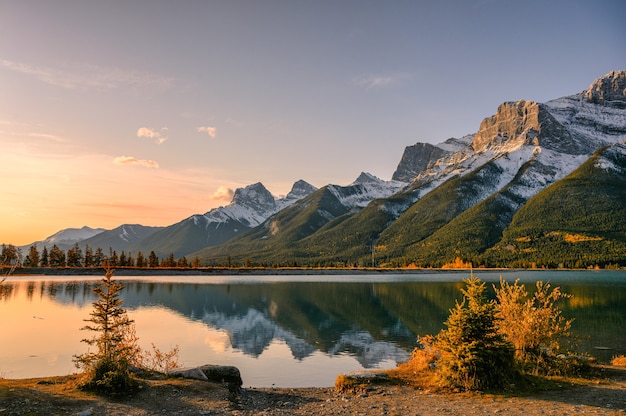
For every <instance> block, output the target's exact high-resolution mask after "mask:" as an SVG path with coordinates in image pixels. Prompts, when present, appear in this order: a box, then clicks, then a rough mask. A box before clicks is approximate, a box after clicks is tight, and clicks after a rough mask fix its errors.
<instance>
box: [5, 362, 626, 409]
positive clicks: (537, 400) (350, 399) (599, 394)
mask: <svg viewBox="0 0 626 416" xmlns="http://www.w3.org/2000/svg"><path fill="white" fill-rule="evenodd" d="M599 371H600V372H599V373H598V374H597V376H596V377H594V378H592V379H554V383H553V387H552V388H548V389H537V391H532V392H518V393H516V392H514V391H509V392H506V393H483V392H470V393H455V392H445V391H443V392H442V391H430V390H423V389H419V388H415V387H411V386H408V385H404V384H370V385H367V386H364V387H363V389H362V390H359V391H355V392H346V393H340V392H338V391H336V390H335V389H334V388H332V387H330V388H244V389H243V390H242V391H241V393H240V394H239V395H238V396H237V397H235V398H233V397H232V396H230V395H229V391H228V389H227V388H226V386H224V385H223V384H216V383H211V382H206V381H199V380H190V379H164V380H145V381H144V384H143V387H142V389H141V390H140V391H139V392H138V393H137V394H135V395H133V396H129V397H123V398H114V399H111V398H107V397H105V396H97V395H94V394H91V393H87V392H83V391H81V390H79V389H77V387H76V376H66V377H47V378H32V379H2V378H0V401H1V403H2V406H1V407H2V412H6V413H7V414H14V415H27V414H28V415H50V414H82V415H89V416H99V415H102V416H104V415H106V416H129V415H132V416H140V415H141V416H144V415H154V414H172V415H185V414H211V415H222V416H226V415H229V416H233V415H239V416H252V415H266V416H279V415H286V414H288V415H293V416H312V415H320V414H329V415H331V414H332V415H346V416H347V415H361V414H363V415H365V414H367V415H375V416H379V415H380V416H389V415H418V414H419V415H438V414H442V413H446V414H452V415H464V416H483V415H486V414H506V415H512V416H528V415H540V414H547V413H549V414H576V415H582V414H594V415H607V416H618V415H623V414H624V413H626V369H624V368H617V367H612V366H602V367H601V368H599ZM3 414H4V413H3Z"/></svg>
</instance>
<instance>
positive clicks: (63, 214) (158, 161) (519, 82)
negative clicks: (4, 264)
mask: <svg viewBox="0 0 626 416" xmlns="http://www.w3.org/2000/svg"><path fill="white" fill-rule="evenodd" d="M624 17H626V3H625V2H624V1H618V0H595V1H575V0H570V1H560V0H555V1H525V2H520V1H505V0H465V1H419V0H415V1H365V0H364V1H348V0H345V1H341V0H338V1H260V0H259V1H251V0H250V1H233V0H228V1H188V0H182V1H176V2H174V1H156V0H133V1H79V0H76V1H63V0H58V1H29V0H25V1H24V0H0V88H1V89H2V94H0V148H2V152H3V156H4V158H3V159H4V160H5V163H3V164H2V165H1V166H0V175H1V176H2V178H3V183H4V189H5V191H4V194H3V203H2V204H0V243H13V244H27V243H30V242H32V241H35V240H39V239H42V238H45V237H46V236H48V235H50V234H52V233H54V232H56V231H58V230H59V229H62V228H67V227H81V226H83V225H89V226H91V227H104V228H113V227H116V226H118V225H120V224H123V223H141V224H144V225H169V224H172V223H175V222H177V221H179V220H181V219H183V218H185V217H187V216H189V215H192V214H195V213H204V212H206V211H208V210H210V209H211V208H213V207H216V206H219V205H225V204H227V203H228V202H229V198H230V196H231V194H232V190H234V189H235V188H237V187H241V186H245V185H248V184H251V183H255V182H258V181H260V182H263V184H265V186H266V187H267V188H268V189H269V190H270V191H271V192H272V193H274V194H275V195H281V194H285V193H287V192H288V191H289V189H290V187H291V185H292V184H293V182H295V181H296V180H298V179H304V180H306V181H308V182H310V183H311V184H313V185H315V186H318V187H321V186H324V185H326V184H328V183H335V184H340V185H345V184H348V183H350V182H352V181H353V180H354V179H355V178H356V177H357V176H358V175H359V173H360V172H361V171H367V172H370V173H372V174H374V175H376V176H378V177H380V178H382V179H390V178H391V175H392V174H393V171H394V170H395V168H396V166H397V164H398V162H399V161H400V158H401V156H402V152H403V150H404V148H405V147H406V146H409V145H412V144H415V143H416V142H418V141H419V142H430V143H438V142H441V141H443V140H445V139H447V138H449V137H460V136H463V135H465V134H470V133H474V132H475V131H476V130H477V129H478V126H479V124H480V121H481V120H482V119H483V118H485V117H488V116H490V115H492V114H494V113H495V111H496V109H497V107H498V105H499V104H500V103H501V102H504V101H514V100H518V99H526V100H534V101H538V102H543V101H547V100H550V99H553V98H559V97H562V96H565V95H570V94H574V93H576V92H579V91H581V90H583V89H585V88H586V87H587V86H588V85H589V84H590V83H591V82H592V81H593V80H594V79H596V78H598V77H599V76H602V75H604V74H606V73H608V72H610V71H611V70H616V69H625V68H626V25H625V24H624Z"/></svg>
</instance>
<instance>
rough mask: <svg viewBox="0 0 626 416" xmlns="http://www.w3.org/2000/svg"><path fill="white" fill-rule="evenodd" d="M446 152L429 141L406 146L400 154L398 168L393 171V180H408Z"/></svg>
mask: <svg viewBox="0 0 626 416" xmlns="http://www.w3.org/2000/svg"><path fill="white" fill-rule="evenodd" d="M447 153H448V152H447V151H445V150H443V149H441V148H439V147H437V146H434V145H432V144H429V143H416V144H414V145H413V146H407V147H406V148H405V149H404V153H403V154H402V159H401V160H400V163H399V164H398V168H397V169H396V171H395V172H394V174H393V176H392V179H393V180H394V181H402V182H410V181H412V180H413V179H414V178H416V177H417V176H419V175H420V174H421V173H422V172H424V171H425V170H427V169H429V168H430V167H432V165H433V164H434V163H435V162H436V161H437V160H438V159H440V158H442V157H444V156H445V155H446V154H447Z"/></svg>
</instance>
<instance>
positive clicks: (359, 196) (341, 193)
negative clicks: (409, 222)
mask: <svg viewBox="0 0 626 416" xmlns="http://www.w3.org/2000/svg"><path fill="white" fill-rule="evenodd" d="M405 186H406V183H405V182H400V181H384V180H382V179H379V178H377V177H376V176H374V175H372V174H370V173H365V172H363V173H361V174H360V175H359V177H358V178H357V179H356V180H355V181H354V182H352V184H350V185H348V186H339V185H328V190H329V191H330V192H331V193H332V194H333V195H334V196H335V197H336V198H337V200H339V202H340V203H341V204H342V205H343V206H344V207H346V208H348V209H353V208H363V207H365V206H367V204H369V203H370V202H372V201H373V200H374V199H380V198H388V197H390V196H391V195H393V194H395V193H396V192H398V191H399V190H400V189H402V188H403V187H405Z"/></svg>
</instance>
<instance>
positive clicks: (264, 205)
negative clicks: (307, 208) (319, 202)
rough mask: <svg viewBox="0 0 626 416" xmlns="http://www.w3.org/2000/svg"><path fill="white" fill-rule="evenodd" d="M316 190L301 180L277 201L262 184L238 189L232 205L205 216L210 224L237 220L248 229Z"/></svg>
mask: <svg viewBox="0 0 626 416" xmlns="http://www.w3.org/2000/svg"><path fill="white" fill-rule="evenodd" d="M315 190H316V188H315V187H314V186H313V185H310V184H309V183H307V182H305V181H303V180H299V181H297V182H296V183H294V185H293V187H292V188H291V191H290V192H289V193H288V194H287V196H285V197H284V198H280V199H277V198H276V197H274V196H273V195H272V194H271V193H270V192H269V191H268V190H267V188H265V186H263V184H262V183H261V182H257V183H255V184H252V185H248V186H246V187H244V188H238V189H237V190H236V191H235V194H234V196H233V199H232V201H231V203H230V204H228V205H226V206H223V207H219V208H214V209H212V210H211V211H209V212H207V213H206V214H204V217H206V219H207V220H209V221H210V222H217V223H219V222H226V221H228V220H235V221H238V222H240V223H242V224H244V225H245V226H247V227H256V226H257V225H259V224H261V223H262V222H263V221H265V220H266V219H267V218H269V217H270V216H271V215H273V214H275V213H277V212H278V211H280V210H282V209H284V208H286V207H288V206H289V205H291V204H293V203H294V202H296V201H298V200H299V199H302V198H304V197H306V196H307V195H309V194H311V193H313V192H315Z"/></svg>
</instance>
